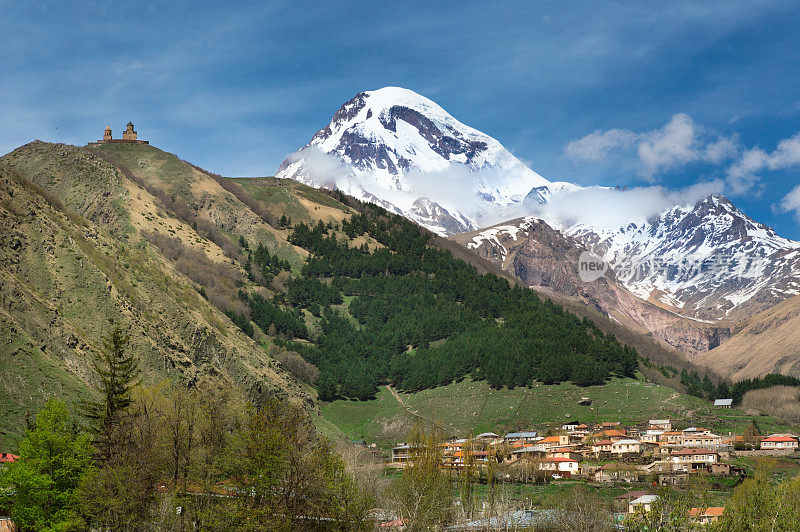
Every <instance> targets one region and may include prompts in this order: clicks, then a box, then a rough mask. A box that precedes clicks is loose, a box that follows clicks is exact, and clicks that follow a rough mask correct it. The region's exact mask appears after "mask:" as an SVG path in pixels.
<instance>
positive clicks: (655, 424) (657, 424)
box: [650, 419, 672, 430]
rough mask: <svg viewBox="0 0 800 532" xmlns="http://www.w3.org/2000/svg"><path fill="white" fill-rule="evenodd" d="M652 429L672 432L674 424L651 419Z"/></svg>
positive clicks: (667, 420)
mask: <svg viewBox="0 0 800 532" xmlns="http://www.w3.org/2000/svg"><path fill="white" fill-rule="evenodd" d="M650 428H651V429H662V430H672V422H671V421H670V420H669V419H651V420H650Z"/></svg>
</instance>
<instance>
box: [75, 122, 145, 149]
mask: <svg viewBox="0 0 800 532" xmlns="http://www.w3.org/2000/svg"><path fill="white" fill-rule="evenodd" d="M112 142H126V143H129V144H150V141H149V140H139V139H138V136H137V134H136V130H134V129H133V122H128V125H127V126H126V128H125V131H123V132H122V138H121V139H115V138H113V137H112V135H111V126H106V129H105V131H104V132H103V139H102V140H98V141H95V142H90V143H89V144H88V146H97V145H99V144H110V143H112Z"/></svg>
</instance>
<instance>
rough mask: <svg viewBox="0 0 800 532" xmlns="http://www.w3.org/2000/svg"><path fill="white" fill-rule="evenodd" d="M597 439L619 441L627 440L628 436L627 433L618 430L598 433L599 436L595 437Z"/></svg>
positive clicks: (595, 435)
mask: <svg viewBox="0 0 800 532" xmlns="http://www.w3.org/2000/svg"><path fill="white" fill-rule="evenodd" d="M593 436H594V437H595V438H599V439H602V440H611V441H612V442H613V441H618V440H627V439H628V434H626V433H625V431H622V430H618V429H608V430H603V431H600V432H598V433H597V434H594V435H593Z"/></svg>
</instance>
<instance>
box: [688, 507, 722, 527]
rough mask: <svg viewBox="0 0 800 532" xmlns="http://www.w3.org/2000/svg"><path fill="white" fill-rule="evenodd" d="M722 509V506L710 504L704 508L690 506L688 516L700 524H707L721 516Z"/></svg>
mask: <svg viewBox="0 0 800 532" xmlns="http://www.w3.org/2000/svg"><path fill="white" fill-rule="evenodd" d="M724 511H725V507H724V506H712V507H710V508H705V509H703V508H690V509H689V517H690V518H692V520H694V521H697V522H699V523H700V524H701V525H707V524H708V523H713V522H714V521H716V520H717V519H719V518H720V517H722V512H724Z"/></svg>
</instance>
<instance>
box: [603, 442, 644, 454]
mask: <svg viewBox="0 0 800 532" xmlns="http://www.w3.org/2000/svg"><path fill="white" fill-rule="evenodd" d="M641 451H642V444H641V443H639V442H638V441H636V440H617V441H615V442H613V443H612V444H611V452H612V453H614V454H628V453H637V454H638V453H640V452H641Z"/></svg>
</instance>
